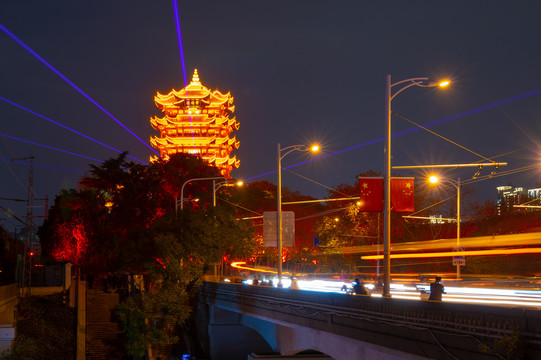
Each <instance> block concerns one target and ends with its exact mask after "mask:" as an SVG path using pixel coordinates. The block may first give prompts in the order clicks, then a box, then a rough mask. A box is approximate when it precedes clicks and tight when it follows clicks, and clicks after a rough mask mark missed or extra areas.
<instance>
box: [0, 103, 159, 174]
mask: <svg viewBox="0 0 541 360" xmlns="http://www.w3.org/2000/svg"><path fill="white" fill-rule="evenodd" d="M0 100H2V101H5V102H7V103H8V104H11V105H13V106H15V107H18V108H19V109H22V110H24V111H27V112H29V113H30V114H32V115H35V116H38V117H40V118H42V119H44V120H47V121H49V122H51V123H53V124H55V125H58V126H60V127H62V128H64V129H66V130H69V131H71V132H73V133H75V134H77V135H80V136H82V137H84V138H86V139H88V140H91V141H93V142H95V143H97V144H100V145H102V146H105V147H106V148H108V149H111V150H113V151H116V152H117V153H119V154H120V153H122V151H120V150H118V149H115V148H114V147H112V146H109V145H107V144H104V143H102V142H101V141H98V140H96V139H94V138H91V137H90V136H88V135H85V134H83V133H80V132H79V131H77V130H74V129H72V128H70V127H68V126H66V125H63V124H61V123H59V122H57V121H54V120H53V119H49V118H48V117H46V116H44V115H41V114H39V113H37V112H35V111H32V110H30V109H28V108H26V107H24V106H22V105H19V104H17V103H15V102H13V101H11V100H8V99H6V98H4V97H2V96H0ZM127 156H128V157H129V158H132V159H134V160H137V161H139V162H141V163H143V164H145V165H148V163H147V162H145V161H142V160H139V159H137V158H135V157H133V156H131V155H127Z"/></svg>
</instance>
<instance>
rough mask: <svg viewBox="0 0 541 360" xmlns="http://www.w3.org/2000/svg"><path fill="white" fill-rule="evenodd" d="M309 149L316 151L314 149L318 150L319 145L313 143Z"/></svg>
mask: <svg viewBox="0 0 541 360" xmlns="http://www.w3.org/2000/svg"><path fill="white" fill-rule="evenodd" d="M310 150H312V151H313V152H316V151H318V150H319V146H317V145H313V146H312V148H311V149H310Z"/></svg>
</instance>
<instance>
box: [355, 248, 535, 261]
mask: <svg viewBox="0 0 541 360" xmlns="http://www.w3.org/2000/svg"><path fill="white" fill-rule="evenodd" d="M539 253H541V248H521V249H494V250H466V251H442V252H433V253H410V254H391V255H390V257H391V259H417V258H434V257H448V256H451V257H453V256H479V255H517V254H539ZM361 259H363V260H378V259H383V255H365V256H361Z"/></svg>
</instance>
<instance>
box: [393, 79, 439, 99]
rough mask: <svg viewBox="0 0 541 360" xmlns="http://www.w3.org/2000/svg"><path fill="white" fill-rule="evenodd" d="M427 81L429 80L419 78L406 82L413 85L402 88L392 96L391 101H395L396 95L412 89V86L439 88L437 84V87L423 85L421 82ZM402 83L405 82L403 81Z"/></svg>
mask: <svg viewBox="0 0 541 360" xmlns="http://www.w3.org/2000/svg"><path fill="white" fill-rule="evenodd" d="M425 80H428V78H419V79H410V80H406V81H410V82H411V83H410V84H408V85H406V86H404V87H403V88H401V89H400V90H397V91H396V92H395V93H394V94H392V95H391V100H393V99H394V98H395V96H396V95H398V94H400V93H401V92H402V91H404V90H406V89H408V88H410V87H412V86H421V87H433V86H437V84H436V85H431V84H428V85H423V84H422V83H421V81H425ZM401 82H403V81H401ZM401 82H399V83H401ZM399 83H396V84H394V85H397V84H399ZM391 86H393V85H391Z"/></svg>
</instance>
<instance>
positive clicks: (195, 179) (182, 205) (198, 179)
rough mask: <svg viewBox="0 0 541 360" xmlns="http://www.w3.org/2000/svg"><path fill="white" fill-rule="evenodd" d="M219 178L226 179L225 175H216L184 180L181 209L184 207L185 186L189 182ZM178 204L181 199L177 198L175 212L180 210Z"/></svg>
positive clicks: (181, 191) (181, 192) (181, 189)
mask: <svg viewBox="0 0 541 360" xmlns="http://www.w3.org/2000/svg"><path fill="white" fill-rule="evenodd" d="M218 179H225V177H224V176H216V177H206V178H194V179H189V180H186V181H185V182H184V184H182V188H180V210H182V209H184V186H186V184H188V183H190V182H192V181H200V180H218ZM178 204H179V201H178V200H177V199H175V212H178Z"/></svg>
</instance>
